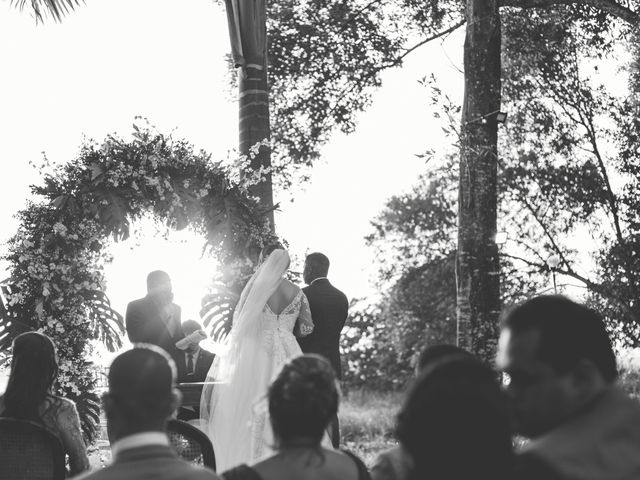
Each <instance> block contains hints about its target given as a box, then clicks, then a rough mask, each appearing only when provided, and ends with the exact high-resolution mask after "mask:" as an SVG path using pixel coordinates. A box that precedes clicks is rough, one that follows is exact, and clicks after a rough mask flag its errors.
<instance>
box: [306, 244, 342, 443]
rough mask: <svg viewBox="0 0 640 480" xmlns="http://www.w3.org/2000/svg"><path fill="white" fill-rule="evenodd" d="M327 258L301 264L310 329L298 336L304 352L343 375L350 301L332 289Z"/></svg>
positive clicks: (334, 427) (336, 437)
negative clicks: (344, 332) (343, 333)
mask: <svg viewBox="0 0 640 480" xmlns="http://www.w3.org/2000/svg"><path fill="white" fill-rule="evenodd" d="M328 274H329V259H328V258H327V257H326V255H323V254H322V253H312V254H310V255H308V256H307V258H306V260H305V263H304V273H303V274H302V276H303V279H304V282H305V283H306V284H307V285H308V286H307V287H305V288H303V289H302V291H303V292H304V294H305V295H306V296H307V299H308V300H309V306H310V307H311V318H312V319H313V325H314V329H313V332H312V333H311V334H310V335H308V336H306V337H303V338H299V339H298V343H300V348H301V349H302V351H303V352H304V353H316V354H318V355H322V356H324V357H325V358H326V359H327V360H329V362H331V365H332V366H333V369H334V370H335V372H336V376H337V377H338V379H339V380H340V379H341V378H342V366H341V362H340V332H341V331H342V328H343V327H344V324H345V322H346V320H347V315H348V312H349V301H348V300H347V297H346V295H345V294H344V293H342V292H341V291H340V290H338V289H337V288H335V287H334V286H333V285H331V283H329V280H328V279H327V275H328ZM331 442H332V443H333V446H334V448H338V446H339V444H340V429H339V424H338V417H337V415H336V417H335V418H334V419H333V421H332V424H331Z"/></svg>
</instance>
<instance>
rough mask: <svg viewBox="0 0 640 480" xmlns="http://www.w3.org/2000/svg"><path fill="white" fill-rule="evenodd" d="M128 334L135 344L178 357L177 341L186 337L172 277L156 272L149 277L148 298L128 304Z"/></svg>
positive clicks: (126, 316) (126, 317)
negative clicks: (154, 348) (157, 349)
mask: <svg viewBox="0 0 640 480" xmlns="http://www.w3.org/2000/svg"><path fill="white" fill-rule="evenodd" d="M125 324H126V327H127V335H128V336H129V341H130V342H131V343H139V342H140V343H150V344H152V345H157V346H158V347H160V348H162V349H164V350H165V351H166V352H167V353H168V354H169V355H171V357H173V358H175V357H176V355H177V349H176V342H177V341H178V340H180V339H182V338H184V334H183V333H182V328H181V327H180V307H179V306H178V305H176V304H175V303H173V292H172V288H171V278H169V275H168V274H167V273H166V272H163V271H161V270H156V271H154V272H151V273H150V274H149V275H148V276H147V296H146V297H144V298H140V299H138V300H134V301H133V302H130V303H129V305H127V313H126V314H125Z"/></svg>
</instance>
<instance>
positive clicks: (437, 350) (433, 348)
mask: <svg viewBox="0 0 640 480" xmlns="http://www.w3.org/2000/svg"><path fill="white" fill-rule="evenodd" d="M452 356H465V357H470V356H472V355H471V354H470V353H469V352H467V351H466V350H465V349H464V348H460V347H457V346H455V345H451V344H448V343H440V344H437V345H430V346H428V347H426V348H425V349H424V350H423V351H422V352H420V355H419V356H418V360H417V362H416V375H420V373H422V372H423V371H424V370H425V369H426V368H428V367H431V366H433V365H436V364H438V363H439V362H440V361H442V360H445V359H447V358H449V357H452Z"/></svg>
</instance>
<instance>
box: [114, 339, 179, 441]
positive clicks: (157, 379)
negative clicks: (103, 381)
mask: <svg viewBox="0 0 640 480" xmlns="http://www.w3.org/2000/svg"><path fill="white" fill-rule="evenodd" d="M175 377H176V373H175V365H174V363H173V360H171V358H170V357H169V356H168V355H167V354H166V352H165V351H164V350H162V349H161V348H158V347H156V346H154V345H147V344H136V345H135V348H133V349H132V350H128V351H126V352H124V353H122V354H120V355H118V356H117V357H116V359H115V360H114V361H113V363H112V364H111V368H110V369H109V392H108V393H107V394H106V395H105V410H106V413H107V420H108V421H109V423H110V424H113V425H111V426H113V427H115V429H116V430H118V432H116V436H117V437H122V436H126V434H132V433H136V432H140V431H147V430H163V429H164V424H165V423H166V421H167V419H168V418H169V417H170V416H171V414H172V413H173V411H174V410H175V408H176V406H177V404H178V403H179V392H177V391H176V390H175V388H174V382H175ZM123 428H124V429H125V430H129V431H128V432H127V431H125V432H122V430H123Z"/></svg>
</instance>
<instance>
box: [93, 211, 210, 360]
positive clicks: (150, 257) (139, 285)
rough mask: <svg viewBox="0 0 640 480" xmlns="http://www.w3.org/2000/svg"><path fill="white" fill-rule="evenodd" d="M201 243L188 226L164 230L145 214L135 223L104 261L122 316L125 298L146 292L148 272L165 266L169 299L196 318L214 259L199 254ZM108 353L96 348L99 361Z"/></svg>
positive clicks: (113, 302) (113, 298) (108, 356)
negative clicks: (172, 294) (171, 288)
mask: <svg viewBox="0 0 640 480" xmlns="http://www.w3.org/2000/svg"><path fill="white" fill-rule="evenodd" d="M204 244H205V239H204V237H202V236H201V235H198V234H196V233H194V232H193V231H191V230H188V229H185V230H182V231H172V230H167V229H164V228H163V227H161V226H158V225H156V223H155V222H154V221H153V220H152V219H150V218H145V219H143V220H140V221H138V222H136V223H135V225H134V226H133V229H132V234H131V237H130V238H129V239H128V240H125V241H122V242H118V243H114V244H113V245H112V246H111V247H110V249H109V253H110V254H111V255H112V257H113V261H112V262H110V263H109V264H107V265H106V267H105V277H106V281H107V295H108V296H109V299H110V300H111V305H112V306H113V308H115V310H117V311H118V312H120V313H121V314H122V315H123V316H124V314H125V311H126V309H127V303H129V302H130V301H131V300H135V299H138V298H141V297H143V296H145V295H146V293H147V292H146V277H147V274H148V273H149V272H151V271H153V270H164V271H166V272H167V273H168V274H169V276H170V277H171V282H172V285H173V292H174V295H175V299H174V301H175V303H177V304H178V305H180V307H182V321H185V320H187V319H194V320H197V321H200V315H199V311H200V301H201V299H202V297H203V295H204V294H205V293H207V289H208V287H209V286H210V285H211V282H212V280H213V278H214V276H215V275H216V271H217V268H218V263H217V261H216V259H215V258H213V257H210V256H206V255H205V256H203V246H204ZM123 340H124V344H125V345H124V346H125V347H126V346H128V341H127V339H126V338H124V339H123ZM113 356H114V355H113V354H110V353H108V352H107V351H106V350H105V349H104V347H101V346H98V347H97V349H96V361H98V363H102V364H108V363H109V361H110V359H111V357H113Z"/></svg>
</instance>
